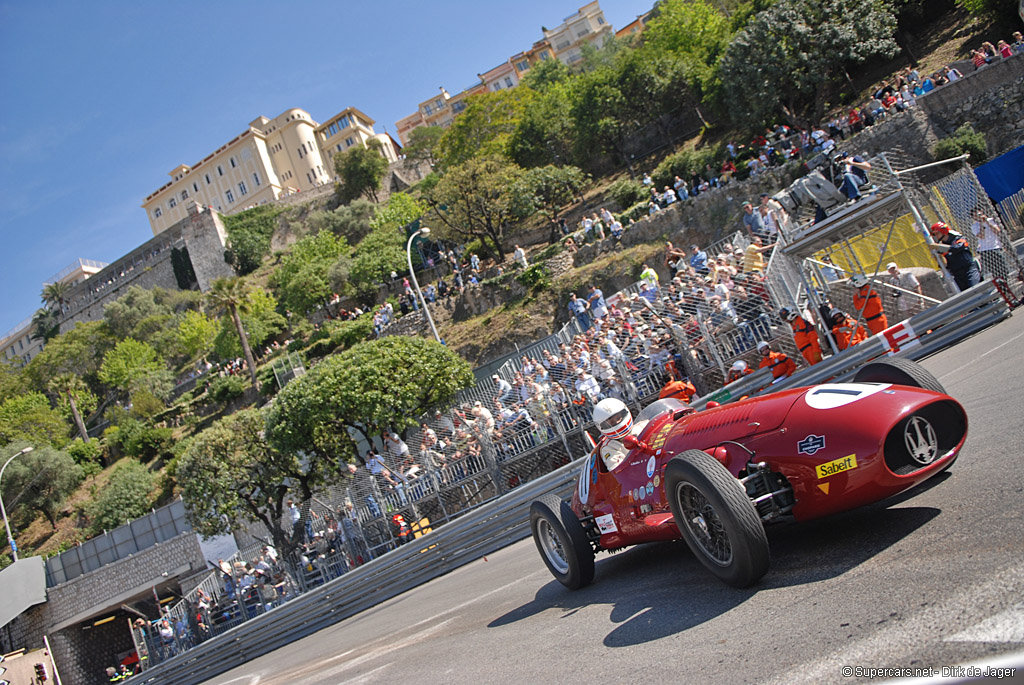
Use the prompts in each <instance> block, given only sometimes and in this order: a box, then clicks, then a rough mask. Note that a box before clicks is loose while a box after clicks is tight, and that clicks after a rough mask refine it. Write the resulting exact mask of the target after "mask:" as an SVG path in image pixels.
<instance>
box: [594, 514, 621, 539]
mask: <svg viewBox="0 0 1024 685" xmlns="http://www.w3.org/2000/svg"><path fill="white" fill-rule="evenodd" d="M594 521H595V522H596V523H597V527H598V528H600V529H601V534H602V535H604V534H605V533H616V532H618V530H619V529H618V527H617V526H616V525H615V519H613V518H612V515H611V514H605V515H604V516H598V517H597V518H595V519H594Z"/></svg>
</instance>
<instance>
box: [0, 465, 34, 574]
mask: <svg viewBox="0 0 1024 685" xmlns="http://www.w3.org/2000/svg"><path fill="white" fill-rule="evenodd" d="M31 451H32V448H31V447H26V448H25V449H23V450H22V451H20V452H18V453H17V454H15V455H14V456H13V457H11V458H10V459H8V460H7V461H6V462H5V463H4V465H3V467H2V468H0V485H3V482H4V471H6V470H7V465H8V464H10V463H11V462H12V461H14V460H15V459H17V458H18V457H20V456H21V455H23V454H28V453H29V452H31ZM0 514H2V515H3V517H4V526H5V527H6V528H7V542H8V543H10V545H11V554H12V555H13V556H14V561H17V560H18V545H17V544H16V543H15V542H14V536H13V535H11V522H10V521H8V520H7V510H6V509H5V508H4V494H3V490H2V489H0Z"/></svg>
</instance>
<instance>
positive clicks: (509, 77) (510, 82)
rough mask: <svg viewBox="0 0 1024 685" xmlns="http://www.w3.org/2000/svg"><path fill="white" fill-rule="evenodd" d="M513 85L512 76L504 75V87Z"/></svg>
mask: <svg viewBox="0 0 1024 685" xmlns="http://www.w3.org/2000/svg"><path fill="white" fill-rule="evenodd" d="M514 85H515V82H514V81H513V80H512V77H511V76H506V77H505V87H506V88H511V87H512V86H514Z"/></svg>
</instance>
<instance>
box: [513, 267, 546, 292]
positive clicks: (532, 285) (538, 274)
mask: <svg viewBox="0 0 1024 685" xmlns="http://www.w3.org/2000/svg"><path fill="white" fill-rule="evenodd" d="M516 280H517V281H519V282H520V283H522V284H523V285H524V286H526V287H527V288H529V289H531V290H546V289H547V288H549V287H550V286H551V273H550V272H549V271H548V270H547V268H546V267H545V266H544V265H543V264H534V265H533V266H530V267H527V268H526V269H524V270H523V272H522V273H520V274H518V275H516Z"/></svg>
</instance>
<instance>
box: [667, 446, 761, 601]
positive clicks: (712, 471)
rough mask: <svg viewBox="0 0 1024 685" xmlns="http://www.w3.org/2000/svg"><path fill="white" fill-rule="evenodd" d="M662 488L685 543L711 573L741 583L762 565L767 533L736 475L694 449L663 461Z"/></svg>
mask: <svg viewBox="0 0 1024 685" xmlns="http://www.w3.org/2000/svg"><path fill="white" fill-rule="evenodd" d="M665 494H666V497H667V499H668V503H669V507H670V508H671V509H672V515H673V517H674V518H675V522H676V526H678V528H679V532H680V533H681V534H682V536H683V540H685V541H686V544H687V546H689V548H690V550H691V551H692V552H693V553H694V555H695V556H696V557H697V560H698V561H700V563H701V564H703V565H704V567H705V568H707V569H708V570H709V571H711V573H713V574H714V575H715V576H717V577H718V578H719V579H721V580H722V581H724V582H726V583H728V584H729V585H732V586H734V587H746V586H748V585H750V584H751V583H754V582H756V581H757V580H759V579H760V578H761V577H762V576H763V575H764V574H765V573H767V571H768V561H769V554H768V538H767V537H766V536H765V534H764V526H763V525H762V523H761V519H760V517H758V515H757V510H756V509H754V505H753V504H752V503H751V501H750V498H749V497H748V496H747V493H746V492H745V491H744V489H743V486H742V485H740V483H739V481H738V480H736V478H735V477H734V476H733V475H732V474H731V473H729V471H728V470H726V468H725V467H724V466H722V464H721V463H719V461H718V460H716V459H715V458H713V457H711V456H709V455H707V454H705V453H704V452H701V451H699V450H689V451H686V452H683V453H682V454H679V455H677V456H675V457H673V458H672V459H671V460H670V461H669V463H668V464H667V465H666V466H665Z"/></svg>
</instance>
